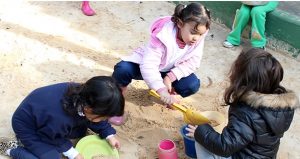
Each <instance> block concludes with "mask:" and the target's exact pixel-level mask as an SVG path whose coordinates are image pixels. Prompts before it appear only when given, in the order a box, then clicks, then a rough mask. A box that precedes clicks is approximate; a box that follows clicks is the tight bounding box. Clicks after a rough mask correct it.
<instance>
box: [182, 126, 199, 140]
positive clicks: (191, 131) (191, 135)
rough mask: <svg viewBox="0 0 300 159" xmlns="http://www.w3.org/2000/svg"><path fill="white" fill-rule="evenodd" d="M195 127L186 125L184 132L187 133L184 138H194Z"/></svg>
mask: <svg viewBox="0 0 300 159" xmlns="http://www.w3.org/2000/svg"><path fill="white" fill-rule="evenodd" d="M197 127H198V126H197V125H196V126H193V125H188V126H187V127H186V128H185V130H187V131H188V133H187V134H186V136H189V137H192V138H194V134H195V130H196V129H197Z"/></svg>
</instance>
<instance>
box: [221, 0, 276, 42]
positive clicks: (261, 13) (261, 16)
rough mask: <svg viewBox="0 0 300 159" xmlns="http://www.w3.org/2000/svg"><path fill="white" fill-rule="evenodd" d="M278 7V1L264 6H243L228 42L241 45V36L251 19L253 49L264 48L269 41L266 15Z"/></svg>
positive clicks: (237, 15)
mask: <svg viewBox="0 0 300 159" xmlns="http://www.w3.org/2000/svg"><path fill="white" fill-rule="evenodd" d="M277 5H278V1H276V2H269V3H267V4H265V5H262V6H248V5H245V4H242V6H241V8H240V10H239V11H238V12H237V14H236V19H235V21H234V24H233V30H232V31H231V32H230V33H229V35H228V36H227V39H226V40H227V41H228V42H230V43H231V44H233V45H240V42H241V34H242V32H243V30H244V28H245V27H246V25H247V23H248V21H249V19H250V17H251V19H252V27H251V45H252V47H264V46H265V45H266V41H267V40H266V36H265V23H266V13H268V12H270V11H273V10H274V9H275V8H276V7H277Z"/></svg>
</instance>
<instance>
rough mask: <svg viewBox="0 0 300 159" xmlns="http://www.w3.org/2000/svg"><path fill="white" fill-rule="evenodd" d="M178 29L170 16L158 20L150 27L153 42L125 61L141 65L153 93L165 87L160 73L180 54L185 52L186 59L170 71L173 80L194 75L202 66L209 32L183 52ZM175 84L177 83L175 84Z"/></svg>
mask: <svg viewBox="0 0 300 159" xmlns="http://www.w3.org/2000/svg"><path fill="white" fill-rule="evenodd" d="M177 30H178V28H177V26H176V25H175V23H173V22H172V21H171V16H168V17H162V18H159V19H158V20H156V21H155V22H154V23H153V24H152V27H151V38H150V42H149V43H148V44H147V45H145V46H141V47H139V48H137V49H136V50H134V51H133V54H131V55H130V56H127V57H124V58H122V60H124V61H130V62H133V63H137V64H139V65H140V70H141V74H142V76H143V79H144V80H145V82H146V84H147V85H148V86H149V87H150V88H151V89H154V90H156V91H157V90H158V89H161V88H164V87H166V86H165V85H164V83H163V79H162V77H161V74H160V71H161V70H163V69H164V68H165V67H166V66H167V65H168V62H169V60H170V58H171V57H172V55H173V54H175V53H178V51H181V50H185V52H184V54H183V56H181V58H179V59H177V60H176V62H175V64H174V67H172V68H171V69H170V72H171V75H172V76H173V77H171V79H172V78H173V79H174V78H175V79H177V80H180V79H181V78H183V77H187V76H189V75H190V74H192V73H194V72H195V71H196V69H198V68H199V66H200V61H201V59H202V55H203V47H204V39H205V37H206V35H207V32H208V30H207V31H206V33H205V34H204V35H203V36H202V39H200V40H199V41H198V42H197V43H196V44H194V45H192V46H188V45H186V46H185V47H188V48H185V49H180V48H179V46H178V44H177V43H176V33H177ZM173 81H174V80H173Z"/></svg>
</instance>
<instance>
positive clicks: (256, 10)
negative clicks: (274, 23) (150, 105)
mask: <svg viewBox="0 0 300 159" xmlns="http://www.w3.org/2000/svg"><path fill="white" fill-rule="evenodd" d="M251 17H266V12H264V11H263V10H261V9H260V8H256V7H253V9H252V10H251Z"/></svg>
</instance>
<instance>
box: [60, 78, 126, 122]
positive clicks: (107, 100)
mask: <svg viewBox="0 0 300 159" xmlns="http://www.w3.org/2000/svg"><path fill="white" fill-rule="evenodd" d="M124 105H125V100H124V97H123V95H122V91H121V89H120V87H119V86H118V84H117V83H116V81H115V80H114V79H113V78H112V77H108V76H96V77H93V78H91V79H89V80H88V81H87V82H86V83H84V84H80V85H76V84H74V83H73V84H71V85H70V86H69V89H68V91H67V92H66V94H65V99H64V100H63V108H64V110H65V111H66V112H67V113H69V114H71V115H75V114H78V112H79V111H81V112H82V111H83V107H84V106H88V107H90V108H92V113H93V114H95V115H100V116H106V117H112V116H122V115H123V114H124Z"/></svg>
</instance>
